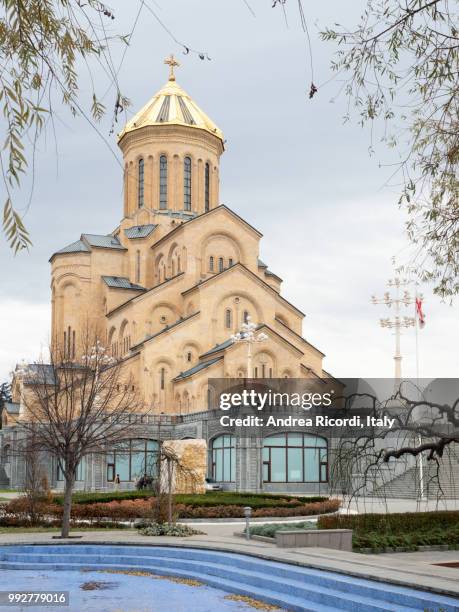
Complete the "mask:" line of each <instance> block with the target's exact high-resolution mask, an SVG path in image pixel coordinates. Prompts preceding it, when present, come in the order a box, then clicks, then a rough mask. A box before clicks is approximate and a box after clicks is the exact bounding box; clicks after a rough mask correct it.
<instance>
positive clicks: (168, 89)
mask: <svg viewBox="0 0 459 612" xmlns="http://www.w3.org/2000/svg"><path fill="white" fill-rule="evenodd" d="M164 63H166V64H169V66H170V74H169V80H168V82H167V83H166V84H165V85H164V87H162V88H161V89H160V90H159V91H158V93H157V94H156V95H155V96H154V97H153V98H152V99H151V100H150V101H149V102H147V104H146V105H145V106H144V107H143V108H142V109H141V110H140V111H139V112H138V113H137V114H136V115H134V117H133V118H132V119H131V120H130V121H128V122H127V123H126V125H125V126H124V128H123V130H122V131H121V132H120V133H119V134H118V141H120V140H121V139H122V138H123V136H125V135H126V134H128V133H129V132H133V131H134V130H138V129H140V128H143V127H146V126H149V125H184V126H187V127H192V128H197V129H200V130H205V131H206V132H209V133H210V134H213V135H214V136H217V138H220V140H221V141H222V143H223V132H222V131H221V130H220V129H219V128H218V127H217V126H216V125H215V123H214V122H213V121H212V119H210V118H209V117H208V116H207V115H206V114H205V113H204V111H202V110H201V109H200V108H199V106H198V105H197V104H196V102H194V100H192V98H190V96H189V95H188V94H187V93H186V91H184V90H183V89H182V88H181V87H180V85H179V84H178V83H176V81H175V75H174V66H178V65H179V64H178V62H177V61H176V60H175V59H174V57H173V56H171V57H170V58H167V59H166V60H165V62H164Z"/></svg>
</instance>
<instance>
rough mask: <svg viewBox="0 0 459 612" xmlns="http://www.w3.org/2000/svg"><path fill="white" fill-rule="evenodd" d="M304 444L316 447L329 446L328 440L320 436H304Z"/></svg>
mask: <svg viewBox="0 0 459 612" xmlns="http://www.w3.org/2000/svg"><path fill="white" fill-rule="evenodd" d="M304 445H305V446H314V447H319V446H327V440H325V439H324V438H319V437H318V436H304Z"/></svg>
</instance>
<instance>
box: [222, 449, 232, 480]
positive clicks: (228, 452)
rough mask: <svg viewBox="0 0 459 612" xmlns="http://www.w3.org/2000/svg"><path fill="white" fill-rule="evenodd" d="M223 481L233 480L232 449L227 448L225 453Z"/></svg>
mask: <svg viewBox="0 0 459 612" xmlns="http://www.w3.org/2000/svg"><path fill="white" fill-rule="evenodd" d="M223 480H224V481H225V482H229V481H230V480H231V449H230V448H225V449H224V451H223Z"/></svg>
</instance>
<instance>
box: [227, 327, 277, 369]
mask: <svg viewBox="0 0 459 612" xmlns="http://www.w3.org/2000/svg"><path fill="white" fill-rule="evenodd" d="M256 330H257V326H256V324H255V323H252V320H251V317H250V316H248V317H247V321H245V322H244V323H243V324H242V325H241V331H240V332H238V333H237V334H234V335H232V336H231V338H230V339H231V341H232V342H234V343H236V342H245V343H246V344H247V378H252V344H256V343H260V342H265V341H266V340H268V336H267V335H266V334H264V333H263V332H261V333H259V334H258V335H257V334H256V333H255V332H256Z"/></svg>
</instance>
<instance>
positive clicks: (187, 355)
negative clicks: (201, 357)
mask: <svg viewBox="0 0 459 612" xmlns="http://www.w3.org/2000/svg"><path fill="white" fill-rule="evenodd" d="M191 358H192V355H191V351H188V353H187V354H186V360H187V361H191Z"/></svg>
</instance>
